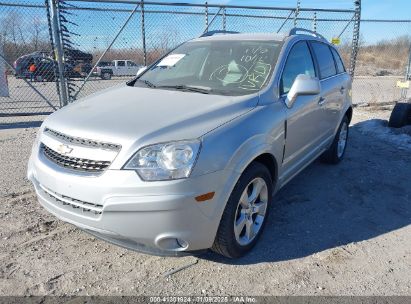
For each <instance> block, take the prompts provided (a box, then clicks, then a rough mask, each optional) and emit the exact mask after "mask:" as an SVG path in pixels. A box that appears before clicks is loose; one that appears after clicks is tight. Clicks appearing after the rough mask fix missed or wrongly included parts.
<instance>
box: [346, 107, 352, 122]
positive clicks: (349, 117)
mask: <svg viewBox="0 0 411 304" xmlns="http://www.w3.org/2000/svg"><path fill="white" fill-rule="evenodd" d="M352 114H353V109H352V106H349V107H348V109H347V111H345V116H347V118H348V124H350V123H351V119H352Z"/></svg>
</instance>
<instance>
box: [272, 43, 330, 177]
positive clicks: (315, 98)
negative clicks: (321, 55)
mask: <svg viewBox="0 0 411 304" xmlns="http://www.w3.org/2000/svg"><path fill="white" fill-rule="evenodd" d="M299 74H305V75H309V76H311V77H316V76H317V75H316V70H315V68H314V61H313V59H312V55H311V51H310V49H309V47H308V44H307V42H306V41H299V42H297V43H296V44H295V45H294V46H293V47H292V49H291V50H290V53H289V54H288V58H287V61H286V63H285V66H284V70H283V74H282V76H281V81H280V92H281V94H282V96H283V98H285V96H286V94H287V93H288V92H289V90H290V89H291V86H292V85H293V83H294V80H295V78H296V77H297V76H298V75H299ZM319 101H320V96H319V95H307V96H298V97H297V100H296V101H295V103H294V104H293V106H292V107H291V108H290V109H287V131H286V132H287V133H286V136H287V138H286V140H285V143H286V144H285V151H284V158H283V168H284V171H283V174H282V177H283V179H288V178H289V177H291V176H292V175H293V174H294V173H295V172H297V171H298V169H299V168H300V167H301V164H302V163H305V162H308V161H309V160H310V159H311V158H312V157H314V156H315V155H316V152H317V151H318V150H319V149H318V145H319V143H320V141H321V137H322V132H321V129H323V128H325V127H326V126H325V122H324V121H323V120H322V109H321V106H320V105H319V104H318V103H319Z"/></svg>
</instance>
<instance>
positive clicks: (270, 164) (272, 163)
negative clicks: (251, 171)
mask: <svg viewBox="0 0 411 304" xmlns="http://www.w3.org/2000/svg"><path fill="white" fill-rule="evenodd" d="M254 162H258V163H260V164H263V165H264V166H266V167H267V169H268V171H270V175H271V180H272V182H273V184H274V185H275V184H276V181H277V178H278V164H277V161H276V159H275V157H274V155H272V154H271V153H267V152H266V153H262V154H260V155H259V156H257V157H255V158H254V159H253V160H252V161H251V162H250V163H249V164H248V165H247V167H246V168H248V167H249V166H250V165H251V164H252V163H254Z"/></svg>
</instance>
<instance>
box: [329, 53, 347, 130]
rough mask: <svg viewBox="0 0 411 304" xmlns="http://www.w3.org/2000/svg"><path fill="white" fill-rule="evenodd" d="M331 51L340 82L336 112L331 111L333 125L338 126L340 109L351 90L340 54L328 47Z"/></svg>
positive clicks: (342, 108)
mask: <svg viewBox="0 0 411 304" xmlns="http://www.w3.org/2000/svg"><path fill="white" fill-rule="evenodd" d="M330 49H331V52H332V53H333V57H334V61H335V67H336V68H337V75H338V76H337V77H338V80H339V82H340V96H339V100H338V104H336V110H337V111H336V112H334V113H333V115H334V125H335V127H336V128H337V127H339V126H340V123H341V121H340V120H341V115H342V113H341V111H343V110H344V105H345V103H346V102H349V100H350V98H351V97H350V96H349V94H350V92H351V76H350V75H349V74H348V73H347V72H346V70H345V67H344V63H343V61H342V60H341V57H340V54H338V52H337V51H336V50H335V49H334V48H333V47H330Z"/></svg>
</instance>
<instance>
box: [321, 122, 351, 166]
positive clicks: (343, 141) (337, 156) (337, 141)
mask: <svg viewBox="0 0 411 304" xmlns="http://www.w3.org/2000/svg"><path fill="white" fill-rule="evenodd" d="M348 125H349V121H348V118H347V116H344V118H343V120H342V121H341V124H340V127H339V128H338V131H337V134H336V135H335V137H334V141H333V143H332V144H331V147H330V148H328V150H327V151H325V152H324V153H323V155H321V161H323V162H325V163H328V164H338V163H339V162H340V161H341V160H342V159H343V158H344V154H345V149H346V148H347V142H348V129H349V127H348Z"/></svg>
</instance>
